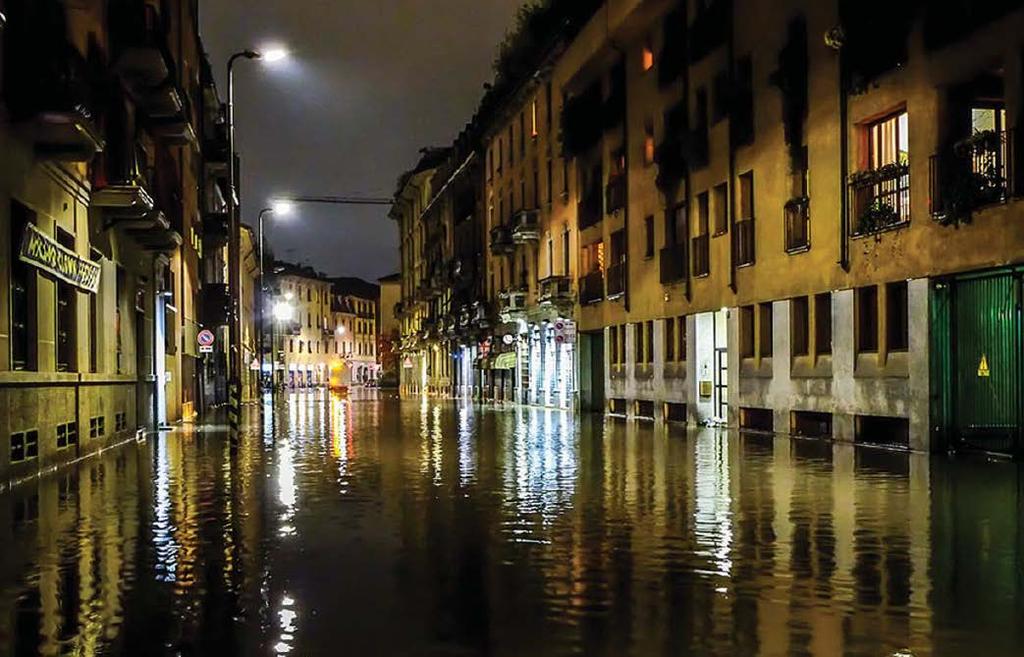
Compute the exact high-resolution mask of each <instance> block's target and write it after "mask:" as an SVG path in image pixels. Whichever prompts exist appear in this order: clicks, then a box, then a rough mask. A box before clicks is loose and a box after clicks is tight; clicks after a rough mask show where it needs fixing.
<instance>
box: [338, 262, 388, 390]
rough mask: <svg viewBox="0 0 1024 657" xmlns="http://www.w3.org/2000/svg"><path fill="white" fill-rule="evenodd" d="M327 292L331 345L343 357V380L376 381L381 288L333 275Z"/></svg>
mask: <svg viewBox="0 0 1024 657" xmlns="http://www.w3.org/2000/svg"><path fill="white" fill-rule="evenodd" d="M331 294H332V295H333V300H334V301H333V303H334V308H336V311H335V314H336V316H335V321H334V327H335V333H336V345H335V346H336V350H337V351H340V353H342V354H344V359H345V371H344V372H345V373H344V375H343V379H344V383H345V384H346V385H367V384H370V385H376V384H377V380H378V379H379V378H380V361H379V359H378V356H379V351H378V336H379V330H378V327H379V325H380V324H379V322H380V301H381V288H380V287H379V286H377V285H375V284H373V283H369V282H367V281H364V280H361V279H358V278H334V279H332V280H331ZM337 336H340V338H339V337H337Z"/></svg>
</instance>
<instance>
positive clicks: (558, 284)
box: [537, 276, 572, 305]
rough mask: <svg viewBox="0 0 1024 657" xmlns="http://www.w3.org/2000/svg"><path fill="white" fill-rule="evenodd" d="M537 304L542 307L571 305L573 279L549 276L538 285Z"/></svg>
mask: <svg viewBox="0 0 1024 657" xmlns="http://www.w3.org/2000/svg"><path fill="white" fill-rule="evenodd" d="M537 303H539V304H541V305H552V304H571V303H572V279H571V278H569V277H568V276H548V277H547V278H545V279H542V280H541V281H540V282H539V284H538V292H537Z"/></svg>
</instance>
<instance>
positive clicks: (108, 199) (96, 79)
mask: <svg viewBox="0 0 1024 657" xmlns="http://www.w3.org/2000/svg"><path fill="white" fill-rule="evenodd" d="M3 12H4V14H5V16H6V19H7V22H6V24H5V25H4V27H3V31H2V32H0V45H2V55H0V57H2V73H0V75H2V95H3V98H2V103H0V105H2V109H0V115H2V119H3V120H2V121H0V142H2V146H0V152H2V153H3V155H2V157H0V254H2V255H0V263H2V264H0V406H2V407H3V408H5V409H7V411H6V412H3V413H0V435H2V437H3V439H2V440H0V474H9V475H11V476H21V475H25V474H30V473H32V472H35V471H37V470H38V469H40V468H41V467H45V466H46V465H48V464H50V463H54V462H60V461H66V460H70V459H73V458H75V457H77V456H78V455H80V454H82V453H85V452H88V451H91V450H94V449H96V448H99V447H101V446H103V445H104V444H108V443H109V442H110V441H111V440H115V439H116V438H118V437H123V436H126V435H128V434H130V433H132V432H134V431H135V429H136V428H138V427H148V428H153V427H155V426H158V425H161V424H167V423H172V422H176V421H180V420H188V419H191V418H194V417H195V416H196V415H197V414H198V413H199V412H200V411H201V410H202V408H203V406H204V397H203V385H202V373H203V369H204V368H203V364H202V360H201V358H200V354H199V353H198V345H197V343H196V339H195V338H196V335H197V333H198V332H199V330H201V328H202V322H203V317H202V315H203V310H204V304H203V297H204V290H203V281H204V276H203V272H202V262H203V259H202V256H203V246H204V245H203V227H204V218H203V207H202V203H201V199H200V190H201V189H202V187H203V184H204V172H205V170H206V167H207V162H208V161H209V159H208V158H209V156H210V151H209V150H208V149H207V144H206V142H205V136H206V135H205V131H204V125H203V123H204V122H203V121H202V120H201V117H204V116H205V115H206V113H207V111H208V109H209V108H208V98H209V94H208V93H207V89H208V88H210V89H212V84H211V85H209V87H208V86H204V82H203V80H202V75H201V72H202V71H203V70H204V68H206V67H207V64H206V61H205V56H204V54H203V50H202V45H201V42H200V39H199V33H198V16H197V15H196V4H195V3H187V2H162V3H155V2H148V1H145V0H88V1H85V2H76V3H65V2H60V1H59V0H32V1H31V2H28V1H25V0H8V1H6V2H4V6H3ZM212 95H213V96H214V97H215V96H216V92H215V90H213V92H212ZM218 107H219V104H218ZM210 144H211V145H212V146H218V147H221V148H223V150H224V151H225V152H226V144H224V143H220V144H218V143H217V141H216V140H212V141H211V142H210Z"/></svg>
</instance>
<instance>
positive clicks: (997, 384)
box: [931, 269, 1024, 456]
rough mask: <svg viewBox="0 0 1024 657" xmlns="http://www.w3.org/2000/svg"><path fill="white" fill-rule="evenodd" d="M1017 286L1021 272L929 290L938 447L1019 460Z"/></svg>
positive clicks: (1023, 390) (1022, 371) (1021, 401)
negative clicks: (1005, 456)
mask: <svg viewBox="0 0 1024 657" xmlns="http://www.w3.org/2000/svg"><path fill="white" fill-rule="evenodd" d="M1022 280H1024V269H1013V270H1005V269H1004V270H997V271H990V272H981V273H974V274H969V275H964V276H959V277H957V278H954V279H949V280H944V281H938V282H936V283H935V284H933V286H932V304H931V305H932V317H931V320H932V326H931V329H932V330H931V333H932V343H933V348H932V359H933V361H932V372H933V378H932V387H933V399H935V400H936V403H935V405H934V408H933V409H932V413H933V416H934V418H933V419H934V422H933V426H936V427H940V433H939V435H938V436H936V438H937V441H936V442H937V446H938V447H941V446H943V444H945V446H946V447H952V448H954V449H966V450H981V451H985V452H994V453H1000V454H1007V455H1013V456H1020V455H1021V452H1022V449H1021V448H1022V445H1021V442H1022V441H1021V417H1022V409H1024V387H1022V385H1021V383H1022V380H1024V359H1022V356H1021V354H1022V351H1024V335H1022V328H1024V327H1022V322H1021V306H1022V298H1024V296H1022V289H1024V285H1022Z"/></svg>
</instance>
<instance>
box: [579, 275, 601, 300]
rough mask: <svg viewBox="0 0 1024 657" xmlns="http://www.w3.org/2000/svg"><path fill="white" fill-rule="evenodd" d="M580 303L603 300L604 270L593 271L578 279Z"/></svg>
mask: <svg viewBox="0 0 1024 657" xmlns="http://www.w3.org/2000/svg"><path fill="white" fill-rule="evenodd" d="M579 289H580V303H582V304H589V303H597V302H598V301H603V300H604V272H603V271H594V272H590V273H589V274H587V275H586V276H584V277H583V278H581V279H580V282H579Z"/></svg>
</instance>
